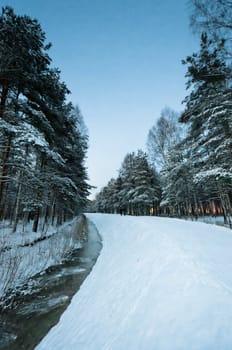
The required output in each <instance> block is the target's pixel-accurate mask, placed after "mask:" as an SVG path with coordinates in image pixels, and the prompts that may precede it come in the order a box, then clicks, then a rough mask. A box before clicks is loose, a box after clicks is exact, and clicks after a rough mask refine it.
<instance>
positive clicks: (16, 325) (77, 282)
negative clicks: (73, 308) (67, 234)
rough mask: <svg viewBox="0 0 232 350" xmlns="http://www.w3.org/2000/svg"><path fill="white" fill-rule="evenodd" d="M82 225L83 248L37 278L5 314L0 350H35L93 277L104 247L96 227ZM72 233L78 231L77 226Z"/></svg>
mask: <svg viewBox="0 0 232 350" xmlns="http://www.w3.org/2000/svg"><path fill="white" fill-rule="evenodd" d="M81 222H82V224H80V227H79V229H78V230H79V231H78V232H82V239H83V244H82V247H81V248H80V249H76V250H73V251H72V253H70V254H69V256H68V257H67V258H66V260H65V261H64V262H63V264H60V265H56V266H52V267H50V268H48V269H47V270H46V271H45V272H44V273H42V274H38V275H37V276H34V277H33V278H32V279H31V280H30V283H29V286H28V288H29V291H28V293H27V294H25V295H23V294H21V295H18V296H17V303H15V304H14V305H13V306H14V307H13V308H12V309H6V310H2V312H1V320H0V334H1V338H0V350H3V349H4V350H20V349H25V350H32V349H34V347H35V346H36V345H37V344H38V343H39V341H40V340H41V339H42V338H43V337H44V336H45V335H46V334H47V332H48V331H49V329H50V328H51V327H52V326H54V325H55V324H56V323H57V322H58V321H59V318H60V316H61V314H62V313H63V312H64V310H65V309H66V308H67V306H68V305H69V303H70V301H71V299H72V296H73V295H74V294H75V293H76V292H77V291H78V289H79V288H80V286H81V284H82V283H83V281H84V280H85V278H86V277H87V275H88V274H89V273H90V271H91V269H92V267H93V266H94V264H95V262H96V260H97V258H98V256H99V253H100V250H101V248H102V244H101V239H100V236H99V234H98V232H97V230H96V228H95V226H94V225H93V224H92V223H91V222H88V221H87V220H86V218H84V219H83V220H82V221H81ZM73 229H76V228H75V225H74V226H73ZM87 238H88V239H87Z"/></svg>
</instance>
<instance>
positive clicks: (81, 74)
mask: <svg viewBox="0 0 232 350" xmlns="http://www.w3.org/2000/svg"><path fill="white" fill-rule="evenodd" d="M0 4H1V6H6V5H9V6H12V7H13V8H14V10H15V12H16V13H17V14H27V15H29V16H31V17H33V18H37V19H38V20H39V22H40V23H41V26H42V28H43V30H44V31H45V32H46V35H47V40H48V41H50V42H51V43H52V45H53V47H52V49H51V51H50V56H51V57H52V59H53V65H54V66H57V67H58V68H60V70H61V72H62V79H63V80H64V81H65V83H66V84H67V86H68V87H69V89H70V90H71V91H72V95H71V96H70V97H69V98H70V100H71V101H72V102H73V103H74V104H78V105H79V107H80V109H81V111H82V114H83V116H84V120H85V123H86V125H87V127H88V129H89V135H90V147H89V152H88V159H87V166H88V168H89V177H90V183H91V184H92V185H95V186H98V190H99V189H100V188H101V187H102V186H104V185H105V184H106V183H107V182H108V180H110V178H111V177H116V176H117V170H118V169H119V168H120V165H121V162H122V160H123V158H124V156H125V155H126V153H128V152H132V151H136V150H137V149H138V148H142V149H144V150H146V139H147V134H148V130H149V128H150V127H151V126H152V125H153V124H154V123H155V121H156V119H157V118H158V117H159V116H160V112H161V110H162V109H163V108H164V107H165V106H169V107H171V108H173V109H175V110H177V111H180V110H181V109H183V106H182V105H181V101H182V100H183V99H184V97H185V96H186V94H187V93H186V91H185V81H186V80H185V77H184V75H185V67H184V66H182V65H181V59H183V58H185V57H186V56H187V55H189V54H192V52H194V51H196V50H198V40H197V38H195V37H194V36H193V35H192V33H191V30H190V29H189V8H188V1H186V0H178V1H174V0H161V1H160V0H66V1H60V0H56V1H54V0H34V1H32V0H20V1H19V0H8V1H4V0H3V1H2V0H1V1H0Z"/></svg>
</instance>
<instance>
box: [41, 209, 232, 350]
mask: <svg viewBox="0 0 232 350" xmlns="http://www.w3.org/2000/svg"><path fill="white" fill-rule="evenodd" d="M88 217H89V218H90V219H91V220H92V221H93V222H94V223H95V225H96V226H97V228H98V230H99V233H100V234H101V236H102V238H103V249H102V252H101V255H100V257H99V259H98V261H97V263H96V265H95V267H94V269H93V271H92V272H91V274H90V275H89V276H88V278H87V279H86V281H85V282H84V284H83V285H82V287H81V289H80V291H79V292H78V293H77V294H76V295H75V296H74V298H73V300H72V302H71V304H70V306H69V307H68V309H67V310H66V312H65V313H64V314H63V316H62V317H61V320H60V322H59V323H58V325H57V326H55V327H54V328H53V329H52V330H51V331H50V332H49V333H48V335H47V336H46V337H45V338H44V339H43V341H42V342H41V343H40V344H39V345H38V346H37V348H36V349H37V350H53V349H56V350H66V349H67V350H191V349H192V350H214V349H215V350H231V349H232V231H231V230H228V229H226V228H223V227H217V226H213V225H207V224H203V223H196V222H186V221H182V220H177V219H165V218H156V217H128V216H125V217H121V216H117V215H102V214H91V215H90V214H89V215H88Z"/></svg>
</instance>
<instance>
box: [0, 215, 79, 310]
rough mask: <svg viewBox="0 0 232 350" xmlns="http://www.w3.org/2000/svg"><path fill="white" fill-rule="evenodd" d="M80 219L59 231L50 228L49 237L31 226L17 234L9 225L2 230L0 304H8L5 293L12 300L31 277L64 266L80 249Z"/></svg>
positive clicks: (0, 246) (0, 230) (0, 245)
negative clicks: (55, 266)
mask: <svg viewBox="0 0 232 350" xmlns="http://www.w3.org/2000/svg"><path fill="white" fill-rule="evenodd" d="M81 220H83V219H79V220H77V219H74V220H72V221H70V222H67V223H65V224H64V225H62V226H60V227H58V228H57V227H52V226H51V227H50V228H49V230H48V231H47V232H46V235H44V234H43V235H42V234H41V232H38V233H34V232H32V227H31V226H30V225H28V226H27V228H26V231H23V230H22V227H21V226H20V225H19V226H18V230H17V232H15V233H12V232H11V231H12V229H11V228H10V227H9V225H8V226H6V227H0V304H1V305H4V304H5V303H7V302H8V300H7V298H6V294H9V295H8V297H9V299H10V300H11V298H12V296H13V294H14V290H15V289H16V288H19V287H20V288H22V286H23V285H24V284H25V283H27V282H28V280H29V278H31V277H32V276H34V275H36V274H37V273H40V272H42V271H44V270H45V269H47V268H48V267H50V266H53V265H57V264H61V263H62V261H63V260H64V257H65V255H66V254H67V253H68V252H70V251H71V250H72V249H77V248H80V247H81V243H80V240H79V237H78V234H77V229H78V225H79V222H81ZM40 238H42V240H41V241H39V239H40ZM35 242H36V243H35ZM21 292H23V290H21ZM24 292H30V290H29V289H28V290H27V291H24Z"/></svg>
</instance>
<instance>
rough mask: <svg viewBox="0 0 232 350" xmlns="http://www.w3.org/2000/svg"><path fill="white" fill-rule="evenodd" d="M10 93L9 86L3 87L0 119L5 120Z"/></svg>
mask: <svg viewBox="0 0 232 350" xmlns="http://www.w3.org/2000/svg"><path fill="white" fill-rule="evenodd" d="M8 92H9V87H8V85H3V87H2V94H1V101H0V118H3V113H4V111H5V107H6V100H7V96H8Z"/></svg>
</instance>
